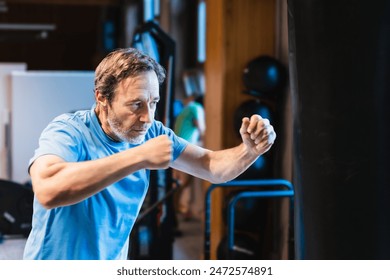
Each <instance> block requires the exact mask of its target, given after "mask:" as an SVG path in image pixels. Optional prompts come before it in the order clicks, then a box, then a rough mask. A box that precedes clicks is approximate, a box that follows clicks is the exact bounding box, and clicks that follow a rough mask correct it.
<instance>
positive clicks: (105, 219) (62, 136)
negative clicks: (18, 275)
mask: <svg viewBox="0 0 390 280" xmlns="http://www.w3.org/2000/svg"><path fill="white" fill-rule="evenodd" d="M162 134H166V135H168V136H169V138H170V139H171V140H172V142H173V159H174V160H175V159H176V158H177V157H178V156H179V155H180V154H181V153H182V151H183V150H184V148H185V147H186V145H187V142H186V141H184V140H183V139H180V138H179V137H177V136H176V135H175V134H174V133H173V131H172V130H171V129H169V128H166V127H164V126H163V124H162V123H161V122H159V121H154V122H153V124H152V127H151V128H150V129H149V131H148V133H147V135H146V137H145V141H147V140H148V139H151V138H153V137H156V136H158V135H162ZM135 146H137V145H133V144H130V143H127V142H115V141H112V140H111V139H110V138H109V137H107V135H106V134H105V133H104V132H103V130H102V128H101V127H100V125H99V123H98V119H97V116H96V114H95V112H94V106H93V108H92V109H91V110H85V111H78V112H75V113H73V114H64V115H61V116H59V117H57V118H55V119H54V120H53V121H52V122H51V123H50V124H49V125H48V126H47V128H46V129H45V130H44V131H43V133H42V135H41V137H40V140H39V147H38V148H37V150H36V151H35V154H34V156H33V158H32V159H31V160H30V165H31V164H32V163H33V162H34V160H35V159H37V158H38V157H39V156H42V155H45V154H53V155H57V156H59V157H61V158H63V159H64V160H65V161H67V162H80V161H87V160H95V159H99V158H104V157H107V156H110V155H112V154H115V153H119V152H121V151H125V150H127V149H131V148H133V147H135ZM148 184H149V171H148V170H139V171H137V172H134V173H132V174H129V175H128V176H126V177H125V178H123V179H121V180H120V181H118V182H116V183H114V184H112V185H110V186H108V187H106V188H105V189H103V190H102V191H100V192H99V193H97V194H95V195H93V196H91V197H89V198H87V199H85V200H83V201H81V202H79V203H76V204H74V205H70V206H63V207H57V208H54V209H50V210H47V209H45V208H44V207H43V206H42V205H41V204H40V203H39V202H38V200H37V199H36V198H34V213H33V221H32V230H31V232H30V235H29V237H28V239H27V243H26V247H25V251H24V259H55V260H81V259H93V260H97V259H103V260H113V259H127V254H128V245H129V235H130V232H131V229H132V227H133V226H134V223H135V221H136V218H137V215H138V213H139V211H140V209H141V206H142V203H143V200H144V198H145V195H146V193H147V190H148Z"/></svg>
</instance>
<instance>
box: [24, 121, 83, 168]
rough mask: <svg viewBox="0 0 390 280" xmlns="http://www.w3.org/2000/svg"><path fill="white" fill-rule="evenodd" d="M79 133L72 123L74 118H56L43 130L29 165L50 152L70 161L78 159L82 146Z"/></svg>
mask: <svg viewBox="0 0 390 280" xmlns="http://www.w3.org/2000/svg"><path fill="white" fill-rule="evenodd" d="M79 134H80V132H79V131H78V130H77V129H76V128H75V127H74V126H73V125H72V120H70V119H69V120H65V119H55V120H54V121H52V122H51V123H50V124H49V125H48V126H47V127H46V128H45V129H44V130H43V132H42V134H41V136H40V138H39V145H38V148H37V149H36V150H35V152H34V156H33V157H32V158H31V159H30V162H29V167H30V166H31V165H32V163H33V162H34V161H35V160H36V159H37V158H38V157H40V156H43V155H48V154H50V155H56V156H59V157H61V158H62V159H64V160H65V161H68V162H76V161H78V160H79V157H80V147H81V146H82V145H81V140H80V137H78V136H79Z"/></svg>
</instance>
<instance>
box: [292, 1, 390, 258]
mask: <svg viewBox="0 0 390 280" xmlns="http://www.w3.org/2000/svg"><path fill="white" fill-rule="evenodd" d="M288 10H289V11H288V12H289V39H290V81H291V90H292V101H293V114H294V170H295V174H294V185H295V188H296V197H295V203H296V205H295V217H296V221H295V239H296V258H298V259H389V258H390V241H389V238H388V237H389V236H390V190H389V186H390V183H389V179H390V178H389V170H390V163H389V162H390V161H389V158H390V157H389V156H390V141H389V140H390V139H389V135H390V123H389V122H390V116H389V110H388V104H390V103H389V101H390V100H389V95H390V92H389V89H390V88H389V86H390V80H389V74H390V60H389V54H390V36H389V34H390V2H388V1H387V0H377V1H362V0H341V1H325V0H311V1H306V0H289V2H288Z"/></svg>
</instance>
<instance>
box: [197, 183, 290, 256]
mask: <svg viewBox="0 0 390 280" xmlns="http://www.w3.org/2000/svg"><path fill="white" fill-rule="evenodd" d="M269 186H282V187H285V188H287V190H290V191H293V185H292V183H291V182H289V181H287V180H284V179H259V180H233V181H230V182H227V183H221V184H212V185H210V187H209V188H208V189H207V192H206V195H205V235H204V237H205V238H204V258H205V259H206V260H209V259H210V233H211V221H210V216H211V193H212V192H213V191H214V190H215V189H216V188H229V187H269Z"/></svg>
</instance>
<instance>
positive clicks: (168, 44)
mask: <svg viewBox="0 0 390 280" xmlns="http://www.w3.org/2000/svg"><path fill="white" fill-rule="evenodd" d="M132 46H133V47H134V48H137V49H139V50H141V51H142V52H144V53H146V54H148V55H149V56H151V57H153V58H154V59H155V60H156V61H157V62H159V63H160V64H161V65H162V66H163V67H164V68H165V69H166V80H165V82H164V84H163V85H161V87H160V97H161V99H160V102H159V103H158V105H157V109H156V119H158V120H160V121H161V122H162V123H163V124H164V125H165V126H167V127H171V128H172V127H173V122H174V107H173V106H174V88H175V86H174V84H175V77H174V73H175V71H174V69H175V52H176V43H175V41H174V40H173V39H172V38H171V37H170V36H169V34H167V33H166V32H165V31H164V30H162V29H161V27H160V26H159V24H158V23H157V22H155V21H153V20H150V21H147V22H144V23H142V24H141V25H140V26H138V27H137V28H136V30H135V32H134V35H133V41H132ZM172 185H173V182H172V170H171V169H170V168H168V169H166V170H151V171H150V182H149V191H148V193H147V195H146V198H145V201H144V204H143V206H142V207H143V209H145V208H146V209H148V208H149V209H150V213H149V214H148V215H147V217H146V218H142V220H140V221H139V222H137V223H136V225H134V229H133V232H134V235H136V234H137V232H138V231H139V230H141V232H144V231H143V230H142V228H143V227H147V228H148V230H149V231H150V232H149V235H148V236H149V238H148V240H149V241H148V242H150V244H149V245H150V246H143V247H142V248H143V251H142V253H143V255H140V251H135V252H134V250H133V248H136V247H137V244H134V243H135V242H137V238H131V239H130V243H131V244H130V250H129V254H130V255H132V259H160V260H161V259H172V247H173V241H174V231H175V228H174V227H175V210H174V206H173V199H172V197H171V196H170V195H168V194H169V192H170V190H171V188H172ZM161 197H166V199H164V200H163V201H162V202H161V203H160V202H158V201H159V199H160V198H161ZM143 209H141V213H142V211H143ZM143 240H144V239H143ZM145 248H148V249H149V251H148V252H146V251H147V250H146V249H145ZM132 250H133V252H131V251H132Z"/></svg>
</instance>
